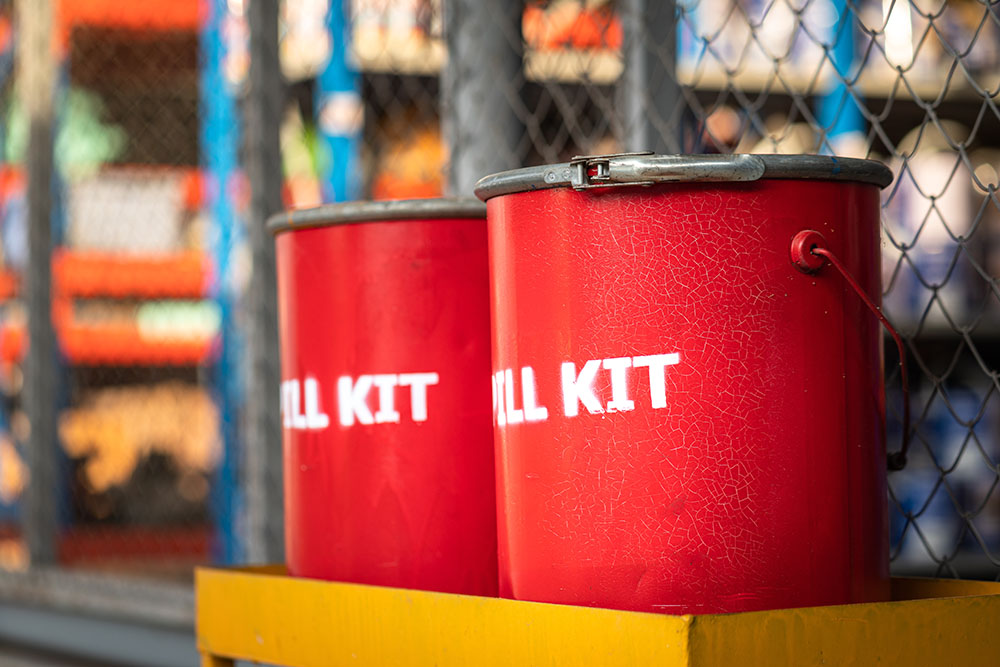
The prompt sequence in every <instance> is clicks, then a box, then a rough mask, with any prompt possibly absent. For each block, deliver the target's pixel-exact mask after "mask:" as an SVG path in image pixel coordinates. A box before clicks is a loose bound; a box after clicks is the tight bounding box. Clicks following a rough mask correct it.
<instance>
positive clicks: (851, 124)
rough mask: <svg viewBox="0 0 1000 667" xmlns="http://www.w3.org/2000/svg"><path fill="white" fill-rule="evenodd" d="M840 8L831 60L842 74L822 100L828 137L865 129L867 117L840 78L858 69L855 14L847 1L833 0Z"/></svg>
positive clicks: (821, 116) (820, 112)
mask: <svg viewBox="0 0 1000 667" xmlns="http://www.w3.org/2000/svg"><path fill="white" fill-rule="evenodd" d="M833 6H834V8H835V9H836V10H837V16H838V19H837V24H836V26H835V27H834V29H833V36H832V46H831V48H830V61H831V62H832V63H833V67H834V69H836V71H837V74H839V75H840V76H836V75H834V76H831V77H830V78H831V80H832V83H831V86H830V89H829V90H827V92H826V93H825V94H823V95H822V96H821V97H820V98H819V100H818V104H819V109H818V115H819V122H820V125H821V126H822V127H823V128H824V129H825V130H826V137H827V140H828V141H829V140H836V138H837V137H843V136H845V135H849V134H853V133H861V132H864V129H865V119H864V116H862V114H861V109H860V108H858V105H857V103H856V102H855V101H854V98H853V97H852V96H851V91H850V88H849V86H848V85H847V84H846V83H844V82H842V81H841V80H840V78H841V77H845V78H846V77H849V76H853V75H854V74H855V73H856V71H857V68H856V67H855V65H854V60H855V54H854V38H855V27H854V17H853V15H852V13H851V8H850V7H849V6H848V4H847V0H833Z"/></svg>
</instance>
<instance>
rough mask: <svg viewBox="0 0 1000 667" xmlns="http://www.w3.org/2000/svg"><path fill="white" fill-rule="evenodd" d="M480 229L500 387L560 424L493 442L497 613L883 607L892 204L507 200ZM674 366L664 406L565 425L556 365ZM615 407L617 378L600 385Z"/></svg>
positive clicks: (733, 198) (747, 186) (700, 192)
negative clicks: (562, 607) (665, 362)
mask: <svg viewBox="0 0 1000 667" xmlns="http://www.w3.org/2000/svg"><path fill="white" fill-rule="evenodd" d="M488 206H489V228H490V255H491V270H492V283H491V290H492V294H491V302H492V309H493V310H492V314H493V365H494V369H498V368H518V367H520V366H526V365H530V366H532V367H533V368H534V369H535V372H536V374H537V380H538V382H537V384H538V394H539V402H540V403H541V404H542V405H546V406H549V407H550V416H549V419H548V420H547V421H544V422H539V423H524V424H516V425H508V426H506V427H505V428H497V429H496V430H495V433H496V437H497V470H498V482H499V510H498V511H499V520H500V527H499V532H500V536H499V537H500V574H501V576H500V585H501V594H504V595H509V596H513V597H516V598H519V599H528V600H538V601H547V602H562V603H569V604H586V605H594V606H605V607H612V608H621V609H635V610H645V611H664V612H670V613H689V612H690V613H711V612H729V611H746V610H753V609H764V608H774V607H795V606H810V605H817V604H839V603H846V602H856V601H862V600H877V599H886V598H887V595H888V548H887V543H886V539H887V537H886V536H887V529H886V507H885V443H884V427H883V420H882V417H881V414H882V410H883V398H882V370H881V369H882V362H881V342H880V341H881V338H880V332H879V329H878V323H877V321H876V320H875V319H874V318H873V317H871V316H870V314H868V313H867V311H866V310H865V309H864V306H863V305H862V304H861V302H860V301H859V300H858V299H857V297H856V296H855V295H853V294H852V293H851V292H850V290H849V289H848V288H847V287H846V285H845V284H844V282H843V281H842V280H841V279H840V278H839V276H837V275H836V273H834V272H832V271H822V270H821V271H820V272H819V273H818V274H816V275H813V276H810V275H804V274H802V273H800V272H798V271H797V270H796V269H795V268H794V267H793V266H792V264H791V262H790V260H789V244H790V241H791V238H792V236H794V234H795V233H796V232H798V231H799V230H801V229H806V228H812V229H817V230H819V231H820V232H821V233H822V234H824V236H825V237H826V239H827V240H828V242H829V244H830V247H831V248H832V249H833V250H834V251H835V252H837V253H838V254H839V256H840V257H841V259H842V260H844V261H845V262H846V264H847V266H848V267H849V268H850V270H851V271H852V272H853V273H854V275H855V276H856V277H857V278H858V279H859V280H860V282H861V284H862V285H863V286H864V287H865V288H866V289H867V291H868V293H869V294H870V295H871V296H872V297H873V298H875V299H876V300H877V299H878V276H879V266H878V261H879V253H878V242H879V237H878V210H879V209H878V192H877V188H876V187H874V186H869V185H862V184H853V183H833V182H821V181H760V182H756V183H742V184H737V183H726V184H675V185H664V186H655V187H651V188H610V189H606V190H590V191H586V192H575V191H573V190H570V189H566V188H563V189H552V190H542V191H534V192H524V193H518V194H513V195H505V196H500V197H496V198H493V199H491V200H490V201H489V202H488ZM673 352H677V353H679V354H680V363H679V364H678V365H675V366H670V367H668V368H667V369H666V394H667V407H666V408H662V409H657V410H653V409H650V406H649V402H648V400H642V398H641V397H643V396H646V397H647V399H648V395H649V386H648V385H649V380H648V377H647V375H646V374H645V373H643V372H638V370H637V369H633V371H632V372H631V373H630V374H629V388H628V393H629V398H631V399H634V400H635V402H636V407H635V409H634V410H632V411H628V412H614V413H605V414H596V415H592V414H589V413H587V412H586V411H585V410H581V413H580V415H578V416H576V417H565V416H564V415H563V413H562V410H559V409H551V408H553V407H558V406H561V405H562V403H561V401H562V399H561V395H560V391H559V388H560V382H559V377H558V372H559V366H560V364H561V363H562V362H565V361H574V362H576V363H577V366H578V368H579V366H580V365H582V364H583V363H584V361H586V360H588V359H601V358H610V357H625V356H630V355H649V354H661V353H673ZM594 389H595V393H596V394H597V396H598V398H599V399H600V400H602V401H604V402H606V401H607V400H608V399H609V398H610V395H611V393H610V392H611V388H610V379H609V375H608V374H607V373H606V372H602V373H598V375H597V379H596V381H595V384H594Z"/></svg>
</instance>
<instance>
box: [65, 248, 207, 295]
mask: <svg viewBox="0 0 1000 667" xmlns="http://www.w3.org/2000/svg"><path fill="white" fill-rule="evenodd" d="M52 272H53V275H54V279H55V289H56V291H57V292H58V293H59V294H62V295H64V296H80V297H93V296H107V297H129V296H134V297H151V298H157V297H174V298H201V297H203V296H205V294H206V291H207V288H208V284H209V280H210V277H211V265H210V263H209V260H208V258H207V257H206V256H205V255H204V254H202V253H200V252H196V251H187V252H181V253H175V254H170V255H161V256H155V255H150V256H136V257H130V256H125V255H121V254H113V253H102V252H87V251H72V250H58V251H56V253H55V254H54V256H53V258H52Z"/></svg>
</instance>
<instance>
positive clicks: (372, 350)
mask: <svg viewBox="0 0 1000 667" xmlns="http://www.w3.org/2000/svg"><path fill="white" fill-rule="evenodd" d="M271 227H272V229H273V230H274V231H275V232H276V234H277V237H276V239H275V243H276V249H277V265H278V309H279V324H280V333H281V366H282V385H281V404H282V413H283V423H284V457H285V471H284V474H285V523H286V551H287V560H288V570H289V572H290V573H291V574H293V575H296V576H305V577H316V578H321V579H334V580H341V581H353V582H359V583H367V584H379V585H387V586H399V587H406V588H419V589H425V590H436V591H446V592H452V593H467V594H476V595H496V593H497V546H496V539H497V538H496V497H495V487H494V472H493V431H492V426H491V416H490V396H489V391H490V390H489V386H488V384H486V383H484V382H483V379H484V378H486V376H487V375H488V374H489V372H490V349H489V327H490V315H489V271H488V258H487V249H486V248H487V239H486V222H485V207H484V206H483V205H482V204H481V203H480V202H478V201H475V200H447V199H437V200H419V201H393V202H375V203H351V204H335V205H329V206H323V207H320V208H316V209H311V210H300V211H293V212H291V213H288V214H284V215H281V216H278V217H276V218H275V219H274V220H272V221H271Z"/></svg>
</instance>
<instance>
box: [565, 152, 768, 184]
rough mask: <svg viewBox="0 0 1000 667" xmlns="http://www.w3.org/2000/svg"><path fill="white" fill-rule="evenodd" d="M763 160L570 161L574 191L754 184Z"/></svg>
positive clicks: (648, 156) (649, 157)
mask: <svg viewBox="0 0 1000 667" xmlns="http://www.w3.org/2000/svg"><path fill="white" fill-rule="evenodd" d="M763 175H764V161H763V160H761V159H760V158H759V157H757V156H756V155H653V154H652V153H649V152H643V153H613V154H610V155H585V156H578V157H574V158H573V159H572V160H570V162H569V184H570V186H571V187H572V188H573V189H574V190H586V189H589V188H610V187H615V186H620V185H653V184H654V183H676V182H703V181H756V180H757V179H759V178H761V177H762V176H763Z"/></svg>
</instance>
